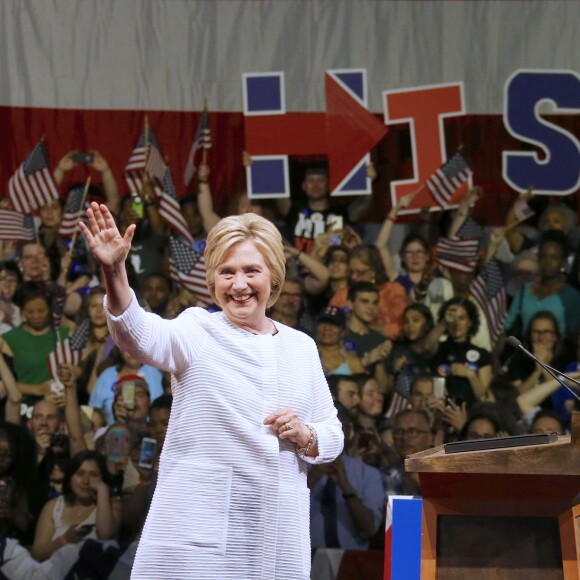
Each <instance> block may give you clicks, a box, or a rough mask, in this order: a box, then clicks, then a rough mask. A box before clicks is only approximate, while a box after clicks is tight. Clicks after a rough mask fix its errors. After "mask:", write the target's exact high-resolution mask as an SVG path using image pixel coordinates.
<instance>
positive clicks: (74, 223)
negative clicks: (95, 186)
mask: <svg viewBox="0 0 580 580" xmlns="http://www.w3.org/2000/svg"><path fill="white" fill-rule="evenodd" d="M84 192H85V188H84V187H83V186H78V187H74V188H72V189H71V190H70V192H69V194H68V198H67V200H66V203H65V206H64V211H63V214H62V220H61V222H60V227H59V228H58V235H59V236H61V237H63V238H69V237H71V236H73V235H74V233H75V231H76V229H77V228H78V226H79V221H80V220H82V219H83V218H84V217H85V210H86V203H85V204H83V197H84Z"/></svg>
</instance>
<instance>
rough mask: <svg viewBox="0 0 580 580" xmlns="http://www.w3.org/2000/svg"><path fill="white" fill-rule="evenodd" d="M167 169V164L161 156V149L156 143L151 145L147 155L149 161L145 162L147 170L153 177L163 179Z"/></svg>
mask: <svg viewBox="0 0 580 580" xmlns="http://www.w3.org/2000/svg"><path fill="white" fill-rule="evenodd" d="M166 170H167V165H165V161H163V157H161V153H160V152H159V149H158V148H157V147H155V146H154V145H149V155H148V156H147V162H146V163H145V172H146V173H147V175H149V177H151V178H152V179H159V180H162V179H163V177H164V176H165V171H166Z"/></svg>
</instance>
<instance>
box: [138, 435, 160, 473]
mask: <svg viewBox="0 0 580 580" xmlns="http://www.w3.org/2000/svg"><path fill="white" fill-rule="evenodd" d="M156 452H157V441H156V440H155V439H153V438H152V437H143V439H142V440H141V450H140V451H139V467H144V468H145V469H153V464H154V462H155V454H156Z"/></svg>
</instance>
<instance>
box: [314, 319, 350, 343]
mask: <svg viewBox="0 0 580 580" xmlns="http://www.w3.org/2000/svg"><path fill="white" fill-rule="evenodd" d="M343 336H344V328H342V327H341V326H338V325H337V324H333V323H332V322H319V323H318V324H317V325H316V342H317V343H318V345H319V346H336V345H338V344H340V341H341V340H342V337H343Z"/></svg>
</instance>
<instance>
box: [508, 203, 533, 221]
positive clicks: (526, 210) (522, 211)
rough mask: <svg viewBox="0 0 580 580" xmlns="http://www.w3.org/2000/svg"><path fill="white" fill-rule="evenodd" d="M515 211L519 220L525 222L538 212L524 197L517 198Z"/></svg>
mask: <svg viewBox="0 0 580 580" xmlns="http://www.w3.org/2000/svg"><path fill="white" fill-rule="evenodd" d="M513 211H514V215H515V217H516V219H517V221H518V222H525V221H526V220H527V219H530V218H531V217H532V216H533V215H535V214H536V212H535V211H534V210H533V209H532V208H531V207H530V206H529V205H528V202H527V201H526V200H525V199H524V198H522V197H520V198H518V199H516V201H515V202H514V207H513Z"/></svg>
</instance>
